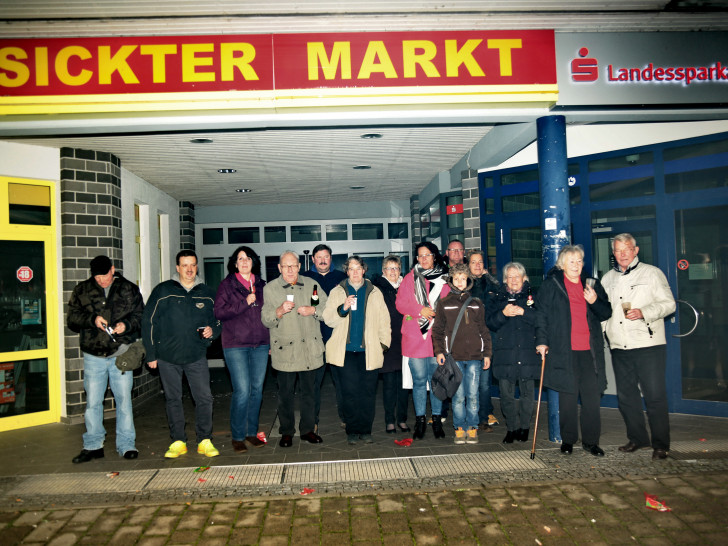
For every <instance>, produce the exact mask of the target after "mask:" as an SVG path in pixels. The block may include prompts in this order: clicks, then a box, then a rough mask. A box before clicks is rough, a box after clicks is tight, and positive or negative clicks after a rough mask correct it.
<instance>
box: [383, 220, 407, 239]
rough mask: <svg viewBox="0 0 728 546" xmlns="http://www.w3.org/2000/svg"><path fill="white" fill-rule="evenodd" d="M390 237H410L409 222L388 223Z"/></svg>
mask: <svg viewBox="0 0 728 546" xmlns="http://www.w3.org/2000/svg"><path fill="white" fill-rule="evenodd" d="M387 236H388V238H389V239H407V238H408V237H409V224H407V222H390V223H389V224H387Z"/></svg>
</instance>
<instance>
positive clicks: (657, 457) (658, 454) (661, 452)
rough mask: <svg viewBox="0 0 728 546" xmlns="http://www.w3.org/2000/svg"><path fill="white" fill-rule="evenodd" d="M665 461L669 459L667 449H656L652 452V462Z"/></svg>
mask: <svg viewBox="0 0 728 546" xmlns="http://www.w3.org/2000/svg"><path fill="white" fill-rule="evenodd" d="M663 459H667V450H665V449H656V450H655V451H653V452H652V460H653V461H661V460H663Z"/></svg>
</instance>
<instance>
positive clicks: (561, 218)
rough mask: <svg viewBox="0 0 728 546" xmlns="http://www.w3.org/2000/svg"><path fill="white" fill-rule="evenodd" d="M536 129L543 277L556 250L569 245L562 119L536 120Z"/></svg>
mask: <svg viewBox="0 0 728 546" xmlns="http://www.w3.org/2000/svg"><path fill="white" fill-rule="evenodd" d="M536 130H537V134H538V178H539V182H538V187H539V194H540V196H541V247H542V256H543V271H544V275H545V274H546V273H548V272H549V270H550V269H551V268H552V267H553V266H554V265H556V258H557V256H558V255H559V250H561V248H562V247H563V246H564V245H568V244H570V243H571V213H570V211H569V183H568V176H569V168H568V161H567V157H566V118H564V116H546V117H542V118H538V120H536Z"/></svg>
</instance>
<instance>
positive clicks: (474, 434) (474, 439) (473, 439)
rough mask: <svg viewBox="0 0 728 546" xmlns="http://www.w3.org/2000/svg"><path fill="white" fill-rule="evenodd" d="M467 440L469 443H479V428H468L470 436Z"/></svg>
mask: <svg viewBox="0 0 728 546" xmlns="http://www.w3.org/2000/svg"><path fill="white" fill-rule="evenodd" d="M465 441H466V442H467V443H469V444H477V443H478V429H477V428H470V429H468V438H467V440H465Z"/></svg>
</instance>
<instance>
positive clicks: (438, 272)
mask: <svg viewBox="0 0 728 546" xmlns="http://www.w3.org/2000/svg"><path fill="white" fill-rule="evenodd" d="M413 272H414V278H415V299H416V300H417V303H419V304H420V305H422V306H423V307H430V308H431V309H434V305H430V299H429V294H428V292H427V284H426V282H425V280H428V281H435V280H438V279H440V280H442V284H444V280H443V279H442V277H443V271H442V268H441V267H440V266H437V265H436V266H435V267H433V268H432V269H422V266H420V265H419V264H417V265H415V267H414V269H413ZM440 290H442V285H441V286H440V287H439V289H438V291H437V295H436V296H439V295H440ZM435 301H437V297H436V298H435ZM417 324H419V326H420V332H422V335H423V336H426V335H427V330H429V329H430V326H432V322H431V321H430V320H429V319H426V318H425V317H423V316H420V317H419V318H418V319H417Z"/></svg>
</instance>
